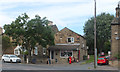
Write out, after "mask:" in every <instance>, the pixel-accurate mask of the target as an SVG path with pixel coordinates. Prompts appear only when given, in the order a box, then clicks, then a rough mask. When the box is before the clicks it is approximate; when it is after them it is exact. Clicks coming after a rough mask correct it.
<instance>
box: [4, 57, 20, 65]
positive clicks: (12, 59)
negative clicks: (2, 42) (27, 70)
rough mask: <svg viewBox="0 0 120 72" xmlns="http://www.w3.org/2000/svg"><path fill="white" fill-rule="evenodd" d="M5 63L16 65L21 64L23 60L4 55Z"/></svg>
mask: <svg viewBox="0 0 120 72" xmlns="http://www.w3.org/2000/svg"><path fill="white" fill-rule="evenodd" d="M2 61H3V62H11V63H13V62H15V63H21V59H20V58H19V57H17V56H16V55H3V56H2Z"/></svg>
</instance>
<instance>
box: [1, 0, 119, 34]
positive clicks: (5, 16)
mask: <svg viewBox="0 0 120 72" xmlns="http://www.w3.org/2000/svg"><path fill="white" fill-rule="evenodd" d="M118 2H119V0H96V4H97V6H96V7H97V10H96V11H97V15H98V14H101V13H103V12H105V13H110V14H112V15H115V8H116V7H117V5H118ZM23 13H27V14H28V16H29V17H30V18H31V19H32V18H34V16H35V15H39V16H41V17H42V18H43V17H47V19H48V20H50V21H53V24H56V25H57V27H58V29H59V30H61V29H63V28H64V27H67V28H69V29H71V30H73V31H74V32H76V33H78V34H81V35H84V30H83V27H84V25H85V22H86V21H87V20H88V19H90V18H91V17H93V16H94V0H0V27H3V26H4V25H5V24H10V23H11V22H12V21H14V20H15V19H16V18H17V17H18V16H19V15H21V14H23Z"/></svg>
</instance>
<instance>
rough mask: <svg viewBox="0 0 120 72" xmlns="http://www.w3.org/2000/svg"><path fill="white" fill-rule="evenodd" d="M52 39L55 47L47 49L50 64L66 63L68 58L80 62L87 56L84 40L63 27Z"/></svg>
mask: <svg viewBox="0 0 120 72" xmlns="http://www.w3.org/2000/svg"><path fill="white" fill-rule="evenodd" d="M54 37H55V45H54V46H50V47H49V48H48V50H49V55H50V59H51V60H52V62H57V63H67V62H68V57H70V56H71V57H72V58H73V57H74V58H75V60H77V61H80V60H83V56H87V48H86V40H85V38H84V37H83V36H81V35H80V34H77V33H75V32H73V31H72V30H70V29H68V28H67V27H65V28H64V29H62V30H61V31H59V32H57V33H56V34H55V35H54Z"/></svg>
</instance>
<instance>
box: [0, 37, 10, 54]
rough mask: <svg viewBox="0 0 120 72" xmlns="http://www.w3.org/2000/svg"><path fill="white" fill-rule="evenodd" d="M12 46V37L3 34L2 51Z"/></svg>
mask: <svg viewBox="0 0 120 72" xmlns="http://www.w3.org/2000/svg"><path fill="white" fill-rule="evenodd" d="M10 47H12V44H11V42H10V38H9V37H8V36H2V52H3V53H4V52H5V50H6V49H8V48H10Z"/></svg>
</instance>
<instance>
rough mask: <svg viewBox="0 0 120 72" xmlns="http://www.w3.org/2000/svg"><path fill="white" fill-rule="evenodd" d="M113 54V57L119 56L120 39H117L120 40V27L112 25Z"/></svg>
mask: <svg viewBox="0 0 120 72" xmlns="http://www.w3.org/2000/svg"><path fill="white" fill-rule="evenodd" d="M111 30H112V34H111V42H112V43H111V52H112V57H113V56H115V55H117V54H118V49H119V47H120V39H118V40H117V39H116V37H119V38H120V25H112V27H111Z"/></svg>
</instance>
